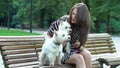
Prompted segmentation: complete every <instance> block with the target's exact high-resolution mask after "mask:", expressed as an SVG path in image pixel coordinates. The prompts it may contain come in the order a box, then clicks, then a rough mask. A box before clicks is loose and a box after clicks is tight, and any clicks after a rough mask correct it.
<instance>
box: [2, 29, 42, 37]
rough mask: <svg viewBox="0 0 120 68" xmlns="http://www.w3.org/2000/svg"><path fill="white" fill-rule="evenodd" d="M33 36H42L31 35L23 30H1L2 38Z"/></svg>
mask: <svg viewBox="0 0 120 68" xmlns="http://www.w3.org/2000/svg"><path fill="white" fill-rule="evenodd" d="M31 35H40V34H37V33H29V32H25V31H22V30H11V29H10V30H8V29H0V36H31Z"/></svg>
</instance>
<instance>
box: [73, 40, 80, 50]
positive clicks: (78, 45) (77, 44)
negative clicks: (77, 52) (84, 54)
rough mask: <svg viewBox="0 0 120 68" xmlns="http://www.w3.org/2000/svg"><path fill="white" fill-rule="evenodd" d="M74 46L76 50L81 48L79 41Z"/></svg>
mask: <svg viewBox="0 0 120 68" xmlns="http://www.w3.org/2000/svg"><path fill="white" fill-rule="evenodd" d="M73 46H74V47H75V48H78V47H80V41H78V40H77V41H76V42H75V43H74V44H73Z"/></svg>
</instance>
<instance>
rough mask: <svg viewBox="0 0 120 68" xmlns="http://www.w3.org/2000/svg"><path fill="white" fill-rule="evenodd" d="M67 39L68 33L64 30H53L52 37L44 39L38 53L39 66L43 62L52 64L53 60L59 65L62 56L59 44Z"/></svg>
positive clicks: (68, 37) (43, 63)
mask: <svg viewBox="0 0 120 68" xmlns="http://www.w3.org/2000/svg"><path fill="white" fill-rule="evenodd" d="M69 39H70V35H69V34H68V33H67V32H66V31H54V35H53V37H52V38H49V39H46V41H45V42H44V44H43V47H42V51H41V52H40V54H39V61H40V66H42V65H45V64H49V65H51V66H53V65H54V64H55V61H57V63H58V64H59V65H61V59H62V57H63V56H64V53H63V52H62V49H63V46H62V45H61V44H63V43H64V42H66V41H68V40H69Z"/></svg>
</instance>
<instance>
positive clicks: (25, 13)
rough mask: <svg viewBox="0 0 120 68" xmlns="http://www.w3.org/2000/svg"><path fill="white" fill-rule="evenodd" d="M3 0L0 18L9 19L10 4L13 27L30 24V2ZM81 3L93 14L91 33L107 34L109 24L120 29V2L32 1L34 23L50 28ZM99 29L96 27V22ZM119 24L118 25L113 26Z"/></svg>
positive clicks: (80, 0) (84, 0) (28, 0)
mask: <svg viewBox="0 0 120 68" xmlns="http://www.w3.org/2000/svg"><path fill="white" fill-rule="evenodd" d="M9 1H10V2H9V3H8V0H2V1H0V16H1V17H3V16H6V17H7V11H8V4H10V7H11V8H12V9H14V10H12V9H11V10H10V12H12V13H14V15H13V16H11V17H12V22H11V25H12V26H15V25H17V24H29V22H30V10H31V2H30V0H9ZM79 2H84V3H86V4H87V5H88V7H89V9H90V14H91V25H92V28H91V31H92V32H95V30H99V31H98V32H106V31H107V30H106V28H107V24H108V26H112V27H114V28H115V30H116V29H119V26H118V25H119V24H118V23H120V19H119V18H120V13H119V12H120V4H119V0H114V1H112V0H32V15H33V16H32V18H33V19H32V22H33V24H34V25H37V27H39V26H40V25H44V28H48V27H49V25H50V23H52V22H53V21H54V20H56V19H58V18H59V17H61V16H63V15H66V14H69V11H70V9H71V7H72V6H73V5H74V4H76V3H79ZM95 21H97V24H98V27H96V22H95ZM114 22H117V24H113V23H114ZM40 27H41V26H40Z"/></svg>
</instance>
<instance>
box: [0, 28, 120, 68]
mask: <svg viewBox="0 0 120 68" xmlns="http://www.w3.org/2000/svg"><path fill="white" fill-rule="evenodd" d="M25 31H27V32H29V30H25ZM45 31H47V30H43V29H40V30H33V32H34V33H40V34H43V33H44V32H45ZM112 40H113V42H114V44H115V47H116V49H117V52H118V53H120V36H112ZM0 54H1V53H0ZM0 68H4V66H3V61H2V57H1V55H0Z"/></svg>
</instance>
